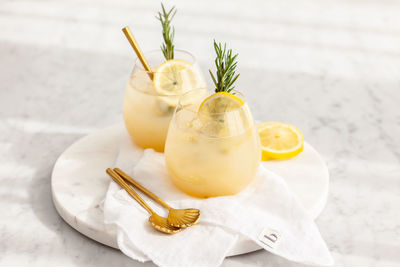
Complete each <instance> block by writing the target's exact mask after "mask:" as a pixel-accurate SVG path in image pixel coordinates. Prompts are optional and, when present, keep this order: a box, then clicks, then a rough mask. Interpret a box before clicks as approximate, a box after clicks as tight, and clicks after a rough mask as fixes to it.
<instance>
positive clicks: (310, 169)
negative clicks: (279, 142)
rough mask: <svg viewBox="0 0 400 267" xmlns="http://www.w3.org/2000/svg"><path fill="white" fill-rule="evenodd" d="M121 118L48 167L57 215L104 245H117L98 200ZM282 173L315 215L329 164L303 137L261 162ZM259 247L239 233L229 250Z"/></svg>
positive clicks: (105, 184)
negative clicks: (298, 149) (289, 152)
mask: <svg viewBox="0 0 400 267" xmlns="http://www.w3.org/2000/svg"><path fill="white" fill-rule="evenodd" d="M123 134H125V128H124V126H123V125H122V124H119V125H114V126H111V127H108V128H106V129H103V130H100V131H98V132H95V133H93V134H90V135H88V136H85V137H83V138H81V139H80V140H78V141H76V142H75V143H74V144H73V145H71V146H70V147H69V148H68V149H67V150H65V151H64V153H63V154H61V156H60V157H59V158H58V160H57V162H56V164H55V166H54V169H53V173H52V179H51V189H52V195H53V201H54V205H55V207H56V209H57V211H58V213H59V214H60V215H61V217H62V218H63V219H64V220H65V221H66V222H67V223H68V224H69V225H71V226H72V227H73V228H75V229H76V230H77V231H79V232H80V233H82V234H84V235H86V236H87V237H90V238H92V239H94V240H96V241H98V242H100V243H103V244H105V245H108V246H111V247H114V248H118V246H117V241H116V232H115V230H114V229H112V228H110V227H106V226H105V225H104V223H103V211H102V205H101V203H102V201H103V200H104V196H105V193H106V191H107V188H108V184H109V182H110V178H109V177H108V176H107V175H106V173H105V169H106V168H108V167H112V166H113V164H114V161H115V159H116V156H117V154H118V147H119V137H120V136H121V135H123ZM262 164H263V165H264V166H266V167H267V168H269V169H270V170H272V171H274V172H276V173H277V174H279V175H281V176H282V177H283V178H284V179H285V181H286V183H287V184H288V186H289V188H290V189H291V190H293V192H294V193H295V194H296V195H297V197H298V198H299V201H300V202H301V203H302V204H303V205H304V207H305V208H306V210H307V211H308V212H309V213H310V215H311V216H312V217H313V218H316V217H317V216H318V215H319V214H320V213H321V211H322V209H323V208H324V206H325V203H326V199H327V196H328V186H329V174H328V169H327V167H326V165H325V163H324V161H323V160H322V158H321V157H320V155H319V154H318V152H316V151H315V150H314V148H313V147H312V146H311V145H309V144H308V143H305V146H304V151H303V152H302V153H301V154H300V155H298V156H296V157H294V158H292V159H290V160H274V161H266V162H263V163H262ZM258 249H260V247H259V246H257V245H256V244H255V243H253V242H251V241H250V240H246V239H239V241H238V243H237V244H236V246H235V247H234V248H233V249H232V251H230V253H229V255H230V256H233V255H238V254H243V253H247V252H251V251H255V250H258Z"/></svg>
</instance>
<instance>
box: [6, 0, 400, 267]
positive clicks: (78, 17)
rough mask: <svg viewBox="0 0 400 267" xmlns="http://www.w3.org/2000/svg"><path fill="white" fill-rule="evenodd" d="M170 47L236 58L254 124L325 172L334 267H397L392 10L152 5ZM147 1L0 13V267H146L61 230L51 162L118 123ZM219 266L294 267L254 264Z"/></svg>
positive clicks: (399, 223) (224, 0)
mask: <svg viewBox="0 0 400 267" xmlns="http://www.w3.org/2000/svg"><path fill="white" fill-rule="evenodd" d="M166 3H167V4H171V3H175V4H176V5H177V6H178V9H179V11H178V15H177V17H176V20H175V25H176V43H177V44H176V46H177V47H180V48H183V49H187V50H190V51H192V52H193V54H195V55H196V56H197V57H198V58H199V61H200V64H201V66H202V68H203V70H204V71H206V70H207V69H208V68H209V67H212V55H213V51H212V46H211V43H212V39H213V38H217V40H221V41H227V42H228V43H229V45H230V46H231V47H233V48H234V49H235V50H236V51H238V52H239V54H240V58H239V60H240V62H239V65H240V72H241V77H240V79H239V81H238V89H239V90H240V91H243V92H244V93H245V95H246V97H247V100H248V101H249V102H250V105H251V107H252V110H253V113H254V115H255V117H256V118H258V119H261V120H280V121H286V122H290V123H294V124H296V125H297V126H298V127H299V128H300V129H302V130H303V132H304V135H305V138H306V139H307V140H308V142H310V143H311V144H312V145H313V146H314V147H315V148H316V149H318V150H319V152H320V153H321V154H322V155H323V156H324V158H325V159H326V161H327V163H328V166H329V170H330V175H331V184H330V196H329V199H328V204H327V207H326V208H325V210H324V212H323V213H322V214H321V216H320V217H319V218H318V219H317V224H318V226H319V228H320V230H321V233H322V236H323V237H324V238H325V240H326V242H327V244H328V246H329V248H330V249H331V251H332V254H333V257H334V258H335V261H336V266H365V267H374V266H388V267H391V266H393V267H394V266H399V265H400V253H399V251H400V212H399V210H400V137H399V136H400V107H399V103H400V17H399V15H398V14H399V10H400V3H399V2H396V1H390V0H386V1H372V0H365V1H344V0H330V1H329V0H328V1H318V0H307V1H294V0H291V1H278V0H270V1H262V0H249V1H233V0H229V1H228V0H221V1H211V0H204V1H194V0H190V1H183V0H177V1H173V2H172V1H166ZM158 9H159V1H137V0H136V1H130V0H117V1H106V0H100V1H91V0H83V1H66V0H59V1H27V0H25V1H20V0H17V1H7V0H4V1H1V2H0V160H1V164H0V266H96V267H101V266H152V264H151V263H146V264H140V263H137V262H134V261H132V260H130V259H129V258H128V257H126V256H124V255H123V254H122V253H120V252H119V251H117V250H114V249H111V248H108V247H105V246H102V245H100V244H98V243H96V242H94V241H92V240H89V239H87V238H85V237H84V236H82V235H80V234H79V233H77V232H76V231H75V230H73V229H72V228H70V227H69V226H68V225H67V224H66V223H64V221H62V219H61V218H60V217H59V216H58V215H57V212H56V211H55V209H54V207H53V204H52V200H51V195H50V175H51V170H52V167H53V164H54V162H55V160H56V159H57V156H58V155H59V154H61V153H62V151H63V150H64V149H65V148H66V147H68V146H69V145H70V144H71V143H73V142H74V141H75V140H76V139H78V138H80V137H82V136H83V135H85V134H87V133H89V132H92V131H95V130H96V129H100V128H104V127H106V126H108V125H111V124H114V123H116V122H118V121H121V103H122V98H123V93H124V87H125V82H126V81H127V78H128V75H129V73H130V70H131V68H132V61H133V59H134V56H133V54H132V51H131V48H130V47H129V46H128V44H127V42H126V40H125V39H124V37H123V35H122V33H121V31H120V29H121V28H122V27H123V26H125V25H126V24H128V25H130V27H131V29H132V30H133V31H134V33H135V37H136V38H137V39H138V40H140V43H141V45H142V47H143V48H146V49H145V50H147V48H148V49H153V48H157V47H158V46H159V44H160V43H161V35H160V26H159V22H157V21H156V20H155V18H154V14H155V12H156V11H157V10H158ZM223 265H224V266H234V267H235V266H236V267H239V266H240V267H241V266H293V267H294V266H299V265H298V264H294V263H290V262H287V261H285V260H283V259H280V258H278V257H275V256H273V255H271V254H268V253H266V252H263V251H260V252H255V253H250V254H247V255H243V256H238V257H232V258H228V259H226V260H225V262H224V264H223Z"/></svg>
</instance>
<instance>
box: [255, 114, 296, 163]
mask: <svg viewBox="0 0 400 267" xmlns="http://www.w3.org/2000/svg"><path fill="white" fill-rule="evenodd" d="M257 128H258V133H259V135H260V143H261V149H262V154H261V155H262V156H261V158H262V160H270V159H288V158H292V157H294V156H296V155H298V154H299V153H300V152H302V151H303V147H304V141H303V134H302V133H301V131H300V130H299V129H297V128H296V127H295V126H293V125H290V124H286V123H282V122H265V123H261V124H259V125H258V126H257Z"/></svg>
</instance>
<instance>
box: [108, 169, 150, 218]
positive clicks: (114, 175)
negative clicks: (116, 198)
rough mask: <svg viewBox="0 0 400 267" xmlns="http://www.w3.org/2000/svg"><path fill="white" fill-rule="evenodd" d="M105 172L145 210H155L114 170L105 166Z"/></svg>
mask: <svg viewBox="0 0 400 267" xmlns="http://www.w3.org/2000/svg"><path fill="white" fill-rule="evenodd" d="M106 172H107V173H108V175H110V176H111V178H112V179H113V180H114V181H115V182H116V183H117V184H119V186H121V187H122V188H123V189H125V191H126V192H127V193H128V194H129V195H130V196H131V197H132V198H133V199H135V200H136V201H137V202H138V203H139V204H140V205H141V206H142V207H143V208H144V209H145V210H147V211H148V212H149V213H150V214H154V213H155V212H154V211H153V210H152V209H151V208H150V206H149V205H147V203H146V202H145V201H144V200H143V199H142V198H141V197H140V196H139V195H138V193H136V192H135V191H134V190H133V189H132V188H131V187H130V186H129V185H128V184H127V183H126V182H125V181H124V180H123V179H122V178H121V177H120V176H119V175H118V174H117V173H116V172H115V171H113V170H112V169H110V168H107V170H106Z"/></svg>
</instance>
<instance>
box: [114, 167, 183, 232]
mask: <svg viewBox="0 0 400 267" xmlns="http://www.w3.org/2000/svg"><path fill="white" fill-rule="evenodd" d="M106 172H107V173H108V175H110V176H111V178H112V179H113V180H114V181H115V182H116V183H117V184H119V185H120V186H121V187H122V188H123V189H125V190H126V192H127V193H128V194H129V195H130V196H131V197H133V199H135V200H136V201H137V202H138V203H139V204H140V205H141V206H142V207H143V208H144V209H145V210H147V211H148V212H149V213H150V217H149V222H150V224H151V225H152V226H153V227H154V228H155V229H157V230H158V231H160V232H163V233H166V234H175V233H177V232H180V231H182V228H179V227H175V226H172V225H170V224H169V223H168V221H167V218H164V217H161V216H159V215H158V214H157V213H155V212H154V211H153V210H152V209H151V208H150V206H149V205H147V203H146V202H145V201H144V200H143V199H142V198H141V197H140V196H139V195H138V193H136V192H135V191H134V190H133V189H132V188H131V187H130V186H129V185H128V184H127V183H126V182H125V181H124V180H123V179H122V178H121V177H120V176H119V175H118V174H117V173H116V172H114V171H113V170H112V169H110V168H107V170H106Z"/></svg>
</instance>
